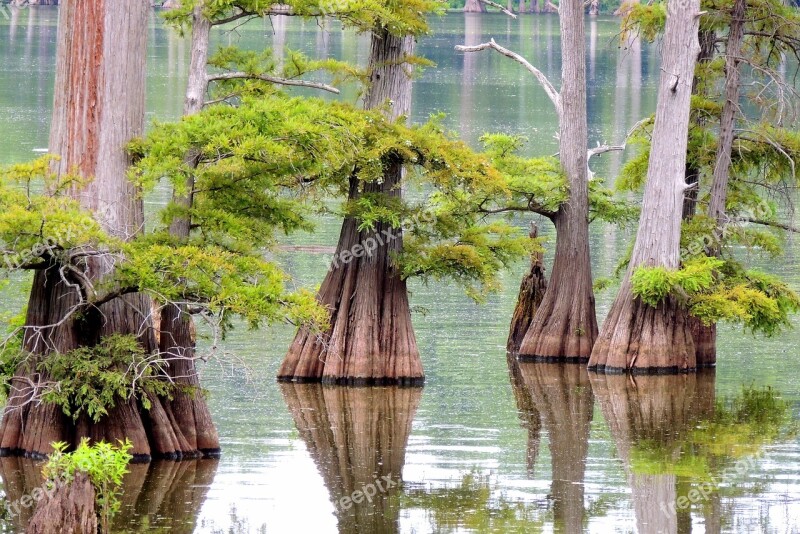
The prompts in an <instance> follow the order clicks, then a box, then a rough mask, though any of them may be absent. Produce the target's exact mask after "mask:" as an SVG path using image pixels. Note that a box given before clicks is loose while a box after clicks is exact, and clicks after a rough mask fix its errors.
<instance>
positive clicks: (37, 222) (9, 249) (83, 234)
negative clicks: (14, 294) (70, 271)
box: [0, 156, 111, 271]
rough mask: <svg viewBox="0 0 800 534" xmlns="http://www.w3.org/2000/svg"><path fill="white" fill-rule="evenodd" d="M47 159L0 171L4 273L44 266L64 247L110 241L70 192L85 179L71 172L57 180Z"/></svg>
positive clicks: (59, 255) (0, 221)
mask: <svg viewBox="0 0 800 534" xmlns="http://www.w3.org/2000/svg"><path fill="white" fill-rule="evenodd" d="M51 159H52V157H50V156H45V157H42V158H39V159H37V160H34V161H32V162H30V163H24V164H18V165H13V166H11V167H8V168H6V169H3V170H2V171H0V252H1V253H2V255H3V258H2V260H3V261H2V264H0V268H2V269H5V270H6V271H9V270H14V269H19V268H22V267H31V266H34V265H43V264H45V263H47V262H48V261H51V260H53V259H56V258H60V257H63V256H64V254H65V253H66V251H67V250H68V249H71V248H74V247H78V246H93V247H98V246H101V245H103V244H104V243H107V242H109V241H111V240H110V239H109V238H108V237H107V236H106V235H105V234H104V233H103V231H102V230H101V228H100V225H99V224H98V223H97V222H96V221H95V220H94V219H93V218H92V217H91V215H90V214H88V213H87V212H85V211H83V210H82V209H81V207H80V205H79V204H78V202H77V201H75V200H74V199H72V198H71V197H70V196H69V193H70V191H71V190H72V189H74V188H80V187H81V186H82V185H84V184H85V181H82V180H79V179H78V178H76V177H74V176H71V175H68V176H63V177H61V178H60V179H58V178H56V177H55V176H54V175H53V174H52V173H51V172H50V170H49V169H50V162H51ZM42 191H44V193H42Z"/></svg>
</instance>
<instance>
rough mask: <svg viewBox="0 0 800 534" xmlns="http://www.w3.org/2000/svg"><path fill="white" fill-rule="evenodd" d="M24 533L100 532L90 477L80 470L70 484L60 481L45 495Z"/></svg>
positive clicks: (86, 533) (64, 533)
mask: <svg viewBox="0 0 800 534" xmlns="http://www.w3.org/2000/svg"><path fill="white" fill-rule="evenodd" d="M25 532H28V533H30V534H97V514H96V512H95V492H94V487H92V483H91V482H90V481H89V477H88V476H86V475H85V474H84V473H80V472H79V473H77V474H76V475H75V478H74V480H73V481H72V482H70V483H69V484H62V483H59V484H57V485H56V487H55V488H54V490H53V492H52V494H49V495H48V494H45V496H44V498H43V499H42V500H40V501H39V502H38V503H37V505H36V509H35V510H34V512H33V517H32V518H31V522H30V524H29V525H28V528H27V529H26V530H25Z"/></svg>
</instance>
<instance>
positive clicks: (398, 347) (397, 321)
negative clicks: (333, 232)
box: [278, 30, 424, 385]
mask: <svg viewBox="0 0 800 534" xmlns="http://www.w3.org/2000/svg"><path fill="white" fill-rule="evenodd" d="M413 52H414V39H413V37H396V36H393V35H391V34H389V33H388V32H387V31H385V30H384V31H380V32H377V33H375V34H374V35H373V37H372V51H371V54H370V61H369V64H370V69H371V72H372V75H371V80H370V81H371V85H370V89H369V92H368V93H367V95H366V96H365V99H364V106H365V108H366V109H375V108H378V107H380V106H382V105H384V104H385V103H386V102H387V101H391V106H390V108H389V109H390V116H391V118H395V119H396V118H398V117H401V116H405V115H407V114H408V112H409V109H410V107H411V78H410V68H411V67H410V66H409V65H408V64H407V63H406V59H407V57H408V56H410V55H411V54H413ZM385 163H386V164H385V168H386V171H385V174H384V180H383V182H382V183H375V182H372V183H361V182H360V181H359V180H358V179H357V178H356V177H353V178H351V180H350V193H349V198H350V199H355V198H358V197H359V196H360V195H362V194H369V193H382V194H385V195H390V196H399V195H400V194H401V187H400V182H401V179H402V175H403V167H402V164H401V163H400V162H399V161H387V162H385ZM358 226H359V221H358V220H356V219H354V218H352V217H348V218H346V219H345V220H344V223H343V224H342V230H341V234H340V236H339V244H338V246H337V249H336V255H335V258H336V259H335V260H334V262H333V265H332V266H331V269H330V271H329V272H328V274H327V276H326V277H325V280H324V282H323V283H322V287H321V288H320V291H319V295H318V298H319V300H320V302H321V303H322V304H323V305H324V306H325V307H327V308H328V310H330V315H331V320H330V327H329V329H328V330H327V332H325V333H323V334H322V335H321V336H320V335H317V334H316V333H314V332H310V331H309V330H308V329H306V328H302V329H300V331H299V332H298V334H297V336H296V337H295V339H294V342H293V343H292V345H291V347H290V348H289V352H288V354H287V355H286V358H285V359H284V361H283V365H282V366H281V368H280V371H279V373H278V379H279V380H282V381H291V380H295V381H310V382H316V381H322V382H324V383H331V384H356V385H366V384H402V385H421V384H422V382H423V381H424V374H423V372H422V362H421V361H420V357H419V351H418V350H417V342H416V338H415V337H414V330H413V327H412V324H411V310H410V308H409V303H408V291H407V289H406V282H405V280H403V279H402V278H401V277H400V273H399V271H398V269H397V268H396V267H395V266H394V265H393V264H392V260H391V256H392V254H393V252H396V251H399V250H401V249H402V246H403V233H402V229H400V228H393V227H391V226H390V225H388V224H384V223H379V224H377V225H376V227H375V229H373V230H359V229H358ZM367 250H371V252H367Z"/></svg>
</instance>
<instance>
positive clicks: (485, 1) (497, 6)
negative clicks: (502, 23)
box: [478, 0, 517, 19]
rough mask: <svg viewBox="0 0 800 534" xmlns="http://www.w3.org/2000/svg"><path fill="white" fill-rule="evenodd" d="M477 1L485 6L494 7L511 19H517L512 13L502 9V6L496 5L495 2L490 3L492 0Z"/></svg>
mask: <svg viewBox="0 0 800 534" xmlns="http://www.w3.org/2000/svg"><path fill="white" fill-rule="evenodd" d="M478 1H479V2H482V3H484V4H486V5H487V6H492V7H496V8H497V9H499V10H500V11H502V12H503V13H505V14H506V15H508V16H509V17H511V18H512V19H515V18H517V16H516V15H515V14H514V13H512V12H511V11H509V10H508V9H506V8H504V7H503V6H501V5H500V4H498V3H497V2H492V0H478Z"/></svg>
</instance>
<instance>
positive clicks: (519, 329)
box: [506, 224, 547, 354]
mask: <svg viewBox="0 0 800 534" xmlns="http://www.w3.org/2000/svg"><path fill="white" fill-rule="evenodd" d="M538 235H539V230H538V228H537V227H536V225H535V224H531V232H530V237H531V239H536V237H537V236H538ZM546 290H547V278H546V277H545V269H544V254H542V252H535V253H534V254H533V255H532V256H531V268H530V271H529V272H528V274H527V275H526V276H525V278H523V279H522V284H520V286H519V296H518V297H517V305H516V306H515V307H514V315H513V316H512V317H511V328H510V330H509V332H508V342H507V343H506V351H508V352H509V353H511V354H517V353H518V352H519V347H520V345H521V344H522V340H523V339H524V338H525V334H526V333H527V331H528V327H530V324H531V321H532V320H533V316H534V315H536V310H537V309H538V308H539V306H540V305H541V303H542V299H543V298H544V293H545V291H546Z"/></svg>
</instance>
